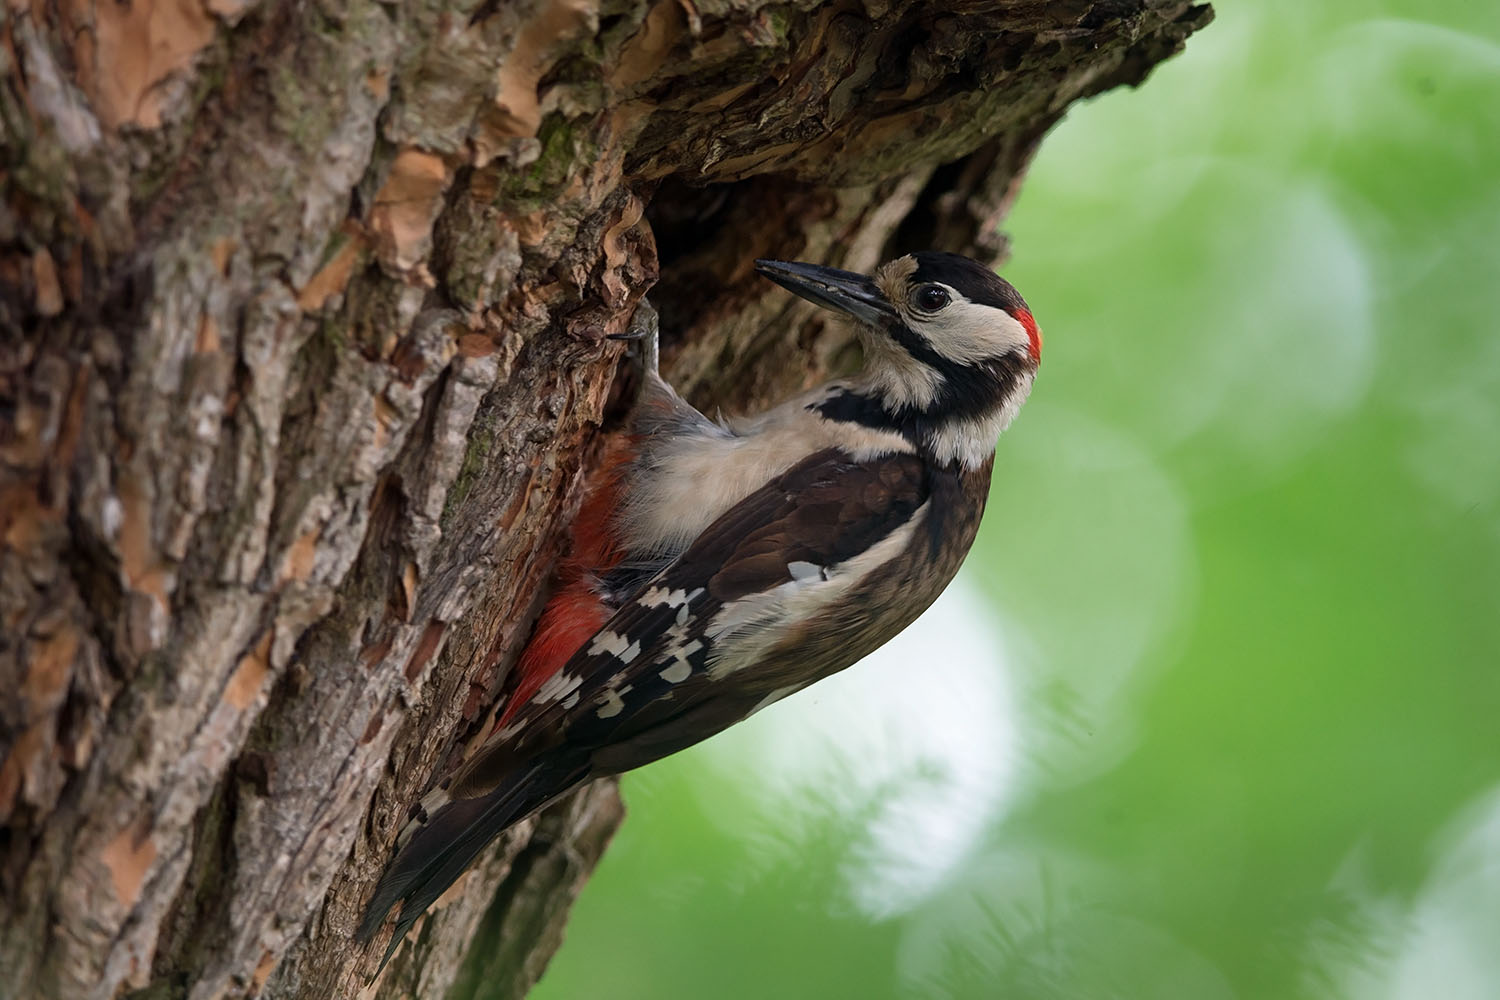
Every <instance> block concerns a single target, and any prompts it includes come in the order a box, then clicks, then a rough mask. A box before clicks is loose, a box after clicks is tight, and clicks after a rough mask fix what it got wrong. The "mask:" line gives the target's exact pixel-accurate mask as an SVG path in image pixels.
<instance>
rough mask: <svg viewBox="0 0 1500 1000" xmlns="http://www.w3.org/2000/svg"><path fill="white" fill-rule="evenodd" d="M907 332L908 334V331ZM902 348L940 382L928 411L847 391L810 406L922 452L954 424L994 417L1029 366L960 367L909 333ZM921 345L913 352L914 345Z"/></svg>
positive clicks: (1010, 356)
mask: <svg viewBox="0 0 1500 1000" xmlns="http://www.w3.org/2000/svg"><path fill="white" fill-rule="evenodd" d="M902 329H905V327H903V328H902ZM892 334H893V336H895V339H896V342H897V343H899V344H900V345H901V346H902V347H903V348H905V349H906V350H907V351H908V352H910V353H911V355H912V356H913V357H914V358H916V359H917V360H918V361H921V362H922V363H923V364H926V365H928V366H929V367H931V368H932V369H934V370H935V371H936V372H937V373H938V374H939V376H940V381H939V384H938V392H937V396H936V398H934V399H933V401H932V404H931V405H929V406H926V407H916V406H908V405H899V406H892V405H891V404H890V403H888V402H887V401H886V400H883V399H881V398H879V397H877V396H867V395H864V394H862V393H858V392H853V391H851V390H847V389H846V390H844V391H842V392H840V393H838V394H837V395H834V396H831V397H829V398H828V399H825V400H823V401H822V402H818V403H812V404H809V406H808V409H810V410H815V411H816V412H818V413H820V414H821V415H823V416H824V417H826V418H827V419H829V420H839V421H843V422H845V423H857V424H862V425H864V426H866V427H875V428H881V429H889V430H894V431H896V432H897V433H899V434H900V435H901V436H902V437H904V438H906V439H907V440H908V441H910V442H911V443H912V444H914V445H917V446H918V447H921V446H923V445H925V444H926V443H927V441H928V440H929V439H930V438H931V436H932V435H933V433H935V432H936V431H938V430H941V429H942V427H943V426H944V425H945V424H947V423H949V422H951V421H954V420H963V419H966V418H976V417H982V416H985V415H986V414H990V413H994V412H995V411H996V410H998V409H999V408H1000V407H1001V406H1002V405H1004V403H1005V400H1006V399H1008V398H1009V397H1010V396H1011V395H1012V394H1013V393H1014V392H1016V391H1017V389H1018V387H1019V383H1020V381H1021V376H1022V373H1023V371H1024V370H1025V367H1026V362H1025V361H1024V360H1022V359H1021V358H1020V357H1019V356H1017V355H1016V354H1015V353H1007V354H1004V355H1002V356H1000V357H997V358H987V359H986V360H984V361H980V362H977V363H975V364H967V365H966V364H959V363H957V362H955V361H952V360H950V359H948V358H944V357H943V356H942V355H940V354H938V353H937V352H936V351H934V350H932V348H931V346H929V345H928V344H927V342H926V341H924V340H922V339H921V338H920V337H919V336H917V334H915V333H913V332H912V331H910V330H906V334H907V336H906V337H902V336H899V335H895V333H894V331H892ZM913 340H915V341H916V343H915V344H912V345H911V346H908V344H909V342H910V341H913Z"/></svg>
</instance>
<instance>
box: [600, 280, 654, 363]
mask: <svg viewBox="0 0 1500 1000" xmlns="http://www.w3.org/2000/svg"><path fill="white" fill-rule="evenodd" d="M658 319H659V317H658V316H657V313H656V307H655V306H653V305H652V304H651V303H650V302H649V301H647V300H646V299H644V298H642V299H641V301H640V303H639V304H638V305H637V306H636V307H635V315H634V316H632V317H631V318H630V326H628V327H626V328H625V332H624V333H611V334H609V339H610V340H624V341H629V342H630V346H631V353H632V354H634V355H637V356H638V357H639V358H640V362H641V367H642V368H644V369H645V370H646V372H647V373H649V374H652V375H656V374H658V369H659V368H660V364H661V330H660V324H659V323H658Z"/></svg>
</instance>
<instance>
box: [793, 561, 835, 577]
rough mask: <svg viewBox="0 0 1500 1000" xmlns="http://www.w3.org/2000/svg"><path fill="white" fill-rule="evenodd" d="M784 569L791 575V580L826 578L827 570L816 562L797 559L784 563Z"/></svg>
mask: <svg viewBox="0 0 1500 1000" xmlns="http://www.w3.org/2000/svg"><path fill="white" fill-rule="evenodd" d="M786 571H787V572H788V573H790V574H791V575H792V579H793V580H798V581H801V580H812V579H823V580H826V579H828V570H827V568H825V567H823V566H819V565H818V564H817V563H810V562H804V561H802V560H800V559H799V560H797V561H795V562H789V563H787V564H786Z"/></svg>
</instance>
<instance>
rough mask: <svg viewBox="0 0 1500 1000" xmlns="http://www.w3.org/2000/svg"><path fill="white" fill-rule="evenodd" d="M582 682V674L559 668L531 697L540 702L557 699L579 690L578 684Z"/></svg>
mask: <svg viewBox="0 0 1500 1000" xmlns="http://www.w3.org/2000/svg"><path fill="white" fill-rule="evenodd" d="M582 683H583V675H582V674H572V673H568V671H566V670H559V671H558V672H557V673H555V674H553V675H552V676H551V677H548V678H547V680H546V681H544V682H543V683H542V686H541V687H539V688H537V689H536V694H534V695H532V696H531V697H532V700H534V701H539V702H549V701H556V700H557V699H559V698H565V697H567V696H568V695H570V694H572V693H573V692H574V691H576V690H578V685H580V684H582Z"/></svg>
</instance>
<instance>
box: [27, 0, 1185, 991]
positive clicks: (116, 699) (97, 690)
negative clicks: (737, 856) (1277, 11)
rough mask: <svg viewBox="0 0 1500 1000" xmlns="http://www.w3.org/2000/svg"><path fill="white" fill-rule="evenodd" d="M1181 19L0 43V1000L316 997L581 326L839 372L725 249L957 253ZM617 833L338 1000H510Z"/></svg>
mask: <svg viewBox="0 0 1500 1000" xmlns="http://www.w3.org/2000/svg"><path fill="white" fill-rule="evenodd" d="M1208 17H1209V12H1208V9H1207V8H1206V7H1202V6H1194V5H1192V4H1191V3H1189V2H1186V0H1052V2H1047V3H1023V2H1015V0H974V2H965V3H960V4H958V5H957V6H954V5H953V4H939V3H923V4H915V5H908V6H901V5H894V4H890V3H888V2H886V0H864V2H863V6H861V4H860V3H858V2H852V3H841V4H838V5H832V4H827V5H820V4H816V3H812V2H801V3H794V4H791V5H779V4H770V3H765V2H762V0H741V2H739V3H737V4H734V5H724V4H703V5H702V6H695V4H694V2H693V0H656V2H655V3H649V4H648V3H646V2H644V0H602V2H601V0H510V2H502V3H496V2H492V0H444V2H439V0H410V2H407V0H402V2H399V3H380V2H369V0H303V2H291V0H51V2H49V0H30V2H27V0H10V2H9V3H7V4H5V5H4V6H3V7H0V43H3V44H0V186H3V187H0V193H3V202H0V614H3V619H0V891H3V906H0V970H3V978H0V994H4V995H6V996H11V997H48V998H59V1000H67V998H106V997H116V996H137V997H141V998H146V997H153V998H154V997H163V998H164V997H190V998H194V1000H198V998H219V997H245V996H261V997H277V998H282V997H286V998H290V997H301V998H321V997H330V996H333V997H344V996H353V995H354V994H355V993H356V991H357V990H358V989H359V987H360V986H361V985H362V984H363V983H364V981H365V979H366V978H367V977H368V976H369V975H370V973H371V972H372V970H373V968H374V963H375V959H376V958H377V957H378V954H379V948H378V947H377V948H375V949H374V950H373V951H372V952H368V953H367V952H365V951H363V950H362V949H359V948H357V947H355V946H354V945H353V944H352V942H351V939H350V933H351V930H352V928H353V926H354V924H355V922H356V920H357V917H358V915H359V913H360V910H361V905H362V903H363V901H364V899H365V898H366V897H367V896H368V894H369V892H370V890H371V888H372V886H373V883H374V880H375V878H376V877H377V875H378V874H379V872H380V869H381V867H382V866H383V865H384V863H385V862H386V860H387V859H388V858H389V857H390V853H391V847H392V841H393V838H394V835H395V833H396V831H397V830H398V829H399V827H400V825H401V824H402V822H403V821H404V819H405V816H406V809H407V807H408V805H409V804H410V803H412V802H414V801H415V800H416V799H417V798H418V797H419V796H420V795H421V793H422V792H423V791H424V790H425V789H426V788H427V786H429V785H430V784H431V783H432V782H433V781H434V780H435V779H436V778H437V777H438V776H440V775H441V774H442V773H443V772H444V770H445V769H446V768H448V767H450V766H452V764H453V762H454V761H455V760H456V759H458V757H460V756H461V755H462V753H463V752H464V748H465V746H466V745H467V743H468V741H471V740H472V739H474V738H475V737H477V736H478V735H480V734H481V733H482V730H483V726H484V716H485V714H486V713H487V711H488V710H489V709H491V708H492V707H493V705H494V704H495V702H496V699H497V698H498V697H499V694H500V692H501V688H502V685H503V682H504V678H505V674H506V672H507V670H508V668H509V666H510V664H511V663H512V661H513V659H514V657H515V656H516V654H517V652H518V649H519V647H520V646H521V644H522V643H523V642H524V641H525V639H526V637H527V631H528V628H529V627H530V624H531V621H532V618H533V615H534V613H535V612H536V610H537V609H538V605H539V602H540V600H541V599H542V597H543V596H544V593H545V587H546V584H547V579H548V574H549V570H550V567H551V566H552V564H553V562H554V560H555V558H556V556H557V554H558V551H559V548H560V546H561V544H562V539H563V537H564V529H565V526H566V524H567V522H568V517H569V513H570V511H571V510H572V509H573V507H574V505H575V504H576V502H577V499H578V487H579V483H580V480H581V475H582V472H583V470H584V469H585V468H586V467H587V465H588V461H589V456H590V454H591V446H592V444H593V443H594V441H595V439H596V437H597V434H598V431H599V428H600V427H601V425H602V424H604V423H605V422H607V420H608V418H609V415H610V413H611V412H612V406H613V405H615V404H613V403H612V387H613V383H614V381H615V374H616V371H617V370H618V369H619V367H620V366H619V365H618V361H619V359H620V354H621V348H620V346H619V345H618V344H616V343H614V342H611V341H607V340H604V339H602V338H603V335H604V334H607V333H611V332H616V331H620V330H622V329H623V328H624V326H625V324H626V322H627V320H628V319H629V317H630V315H631V312H632V310H633V308H634V306H635V304H636V302H637V301H639V299H640V297H641V296H642V294H643V293H645V292H646V291H647V290H648V289H651V288H652V287H653V283H655V289H654V290H653V291H652V292H651V294H652V298H653V301H654V302H655V303H656V304H657V305H658V307H659V308H660V310H661V313H662V321H663V330H664V349H665V356H666V360H667V369H668V374H669V376H670V377H671V378H673V379H674V381H675V382H676V384H677V385H678V386H679V387H681V388H682V389H683V390H684V391H685V393H686V394H687V395H688V396H689V397H690V398H691V399H693V400H695V401H696V402H698V403H699V404H701V405H705V406H707V407H709V408H710V409H712V408H713V407H717V406H722V407H724V408H725V409H729V410H733V409H743V408H748V407H751V406H756V405H760V404H762V403H764V402H765V401H766V400H770V399H773V398H775V397H778V396H781V395H783V394H786V393H789V392H791V391H793V390H795V389H799V388H802V387H804V386H807V385H809V384H810V383H812V382H813V381H814V380H816V379H818V378H821V377H823V376H824V375H825V374H826V373H827V372H828V371H830V370H832V369H838V368H847V367H849V365H850V361H851V356H852V355H851V351H852V348H851V346H850V343H849V338H848V336H847V334H846V332H845V331H843V330H841V329H839V328H837V327H836V326H825V318H826V314H821V313H817V312H815V311H814V310H813V309H812V308H811V307H809V306H804V305H800V304H789V297H788V296H786V295H785V294H783V293H781V292H780V291H778V290H776V289H774V288H773V287H771V286H770V285H769V284H767V283H764V282H760V281H758V280H757V279H756V278H754V277H753V275H752V272H751V270H750V262H751V260H752V259H753V258H755V257H761V256H767V257H781V258H795V259H805V260H813V261H826V262H830V263H836V264H841V265H843V266H846V267H850V268H854V269H867V268H870V267H872V266H873V265H875V264H876V263H878V262H879V261H880V260H882V259H884V258H887V257H890V256H892V255H894V254H897V253H900V252H905V251H906V250H908V249H919V248H927V247H933V248H939V249H949V250H958V251H966V252H969V253H971V254H974V255H976V256H982V257H990V258H998V257H999V255H1000V254H1001V252H1002V249H1003V247H1002V244H1001V242H1000V239H999V237H998V235H997V229H996V226H997V223H998V221H999V219H1000V218H1001V216H1002V215H1003V214H1004V211H1005V208H1006V206H1007V204H1008V203H1009V200H1010V198H1011V196H1012V193H1013V192H1014V190H1015V184H1016V181H1017V179H1018V177H1019V175H1020V173H1021V171H1022V169H1023V167H1024V166H1025V164H1026V162H1027V159H1028V157H1029V156H1030V154H1031V152H1032V150H1033V149H1034V147H1035V145H1036V143H1037V141H1038V140H1039V139H1040V137H1041V136H1042V135H1043V134H1044V133H1045V132H1046V131H1047V129H1048V128H1049V127H1050V126H1051V125H1052V124H1053V123H1054V122H1056V121H1057V119H1058V118H1059V117H1060V116H1061V115H1062V114H1063V112H1064V110H1065V109H1066V108H1067V106H1068V105H1069V104H1070V103H1071V102H1073V101H1075V100H1077V99H1079V98H1082V97H1086V96H1088V95H1090V94H1094V93H1097V92H1099V91H1101V90H1103V89H1106V88H1109V87H1112V86H1115V85H1118V84H1134V83H1137V82H1139V81H1140V80H1141V79H1143V78H1144V76H1145V75H1146V74H1147V72H1148V71H1149V70H1150V69H1151V67H1152V66H1153V65H1154V64H1155V63H1157V62H1158V61H1160V60H1161V59H1163V58H1165V57H1166V56H1168V55H1170V54H1171V53H1173V52H1174V51H1176V50H1177V49H1178V48H1180V47H1181V45H1182V43H1183V39H1184V38H1185V37H1186V36H1187V35H1188V34H1189V33H1190V32H1191V31H1193V30H1194V29H1195V28H1197V27H1199V26H1201V25H1202V24H1204V23H1206V21H1207V19H1208ZM658 278H659V281H658ZM615 395H618V393H616V394H615ZM620 818H621V808H620V804H619V801H618V799H617V798H616V795H615V791H614V788H613V785H612V784H601V785H598V786H595V787H593V788H590V789H587V790H585V791H583V792H582V793H580V794H578V795H576V796H574V797H572V798H571V799H570V800H568V801H565V802H563V803H561V804H559V805H557V806H555V807H554V808H552V809H550V810H549V811H548V812H546V813H545V814H544V815H543V816H541V817H540V818H539V819H537V820H535V821H531V822H527V823H524V824H522V825H521V826H520V827H518V828H517V829H515V830H514V831H512V832H511V833H510V834H508V835H507V836H505V837H503V838H502V839H501V842H500V843H498V844H497V845H496V846H495V847H494V848H492V849H491V850H490V851H488V852H487V853H486V854H485V855H484V856H483V859H482V861H481V863H480V864H478V865H477V866H476V867H475V869H474V871H473V872H471V873H470V874H469V875H468V876H467V877H466V878H465V879H463V880H462V881H461V882H460V883H459V884H458V886H456V887H455V890H454V891H453V892H451V893H450V894H449V896H448V897H447V898H446V899H445V900H444V902H443V904H441V905H439V906H437V907H434V911H433V912H432V913H431V914H430V915H429V916H428V917H427V918H426V920H425V921H424V923H423V924H422V925H420V930H419V932H418V933H417V934H415V935H413V942H414V943H410V944H408V945H406V946H405V947H404V948H403V950H402V951H401V952H400V953H399V954H398V956H397V958H396V959H395V960H394V961H393V962H392V964H391V967H390V968H389V969H388V970H387V972H386V974H385V976H384V977H383V980H382V982H381V985H380V988H379V990H378V991H377V992H375V993H374V994H372V995H374V996H380V997H386V996H398V995H413V996H420V997H424V998H427V997H442V996H447V997H450V998H469V997H479V996H489V997H519V996H521V995H522V994H524V993H525V992H526V990H527V989H528V988H529V987H530V985H531V984H532V983H533V982H534V981H535V980H536V978H537V976H538V975H540V973H541V970H542V968H543V966H544V965H545V963H546V961H547V959H548V957H549V956H550V955H551V954H552V952H553V950H554V949H555V948H556V946H557V944H558V942H559V941H560V938H561V928H562V924H563V921H564V919H565V917H566V913H567V909H568V906H569V905H570V903H571V902H572V899H573V897H574V896H575V895H576V894H577V892H578V890H579V888H580V887H581V886H582V884H583V882H584V880H585V879H586V878H587V877H588V874H589V872H590V870H591V869H592V867H593V865H594V864H595V862H596V861H597V860H598V858H599V855H600V853H601V852H602V851H603V849H604V846H605V844H606V843H607V842H608V840H609V837H610V834H611V833H612V831H613V830H614V828H615V826H616V825H617V824H618V823H619V821H620Z"/></svg>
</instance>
